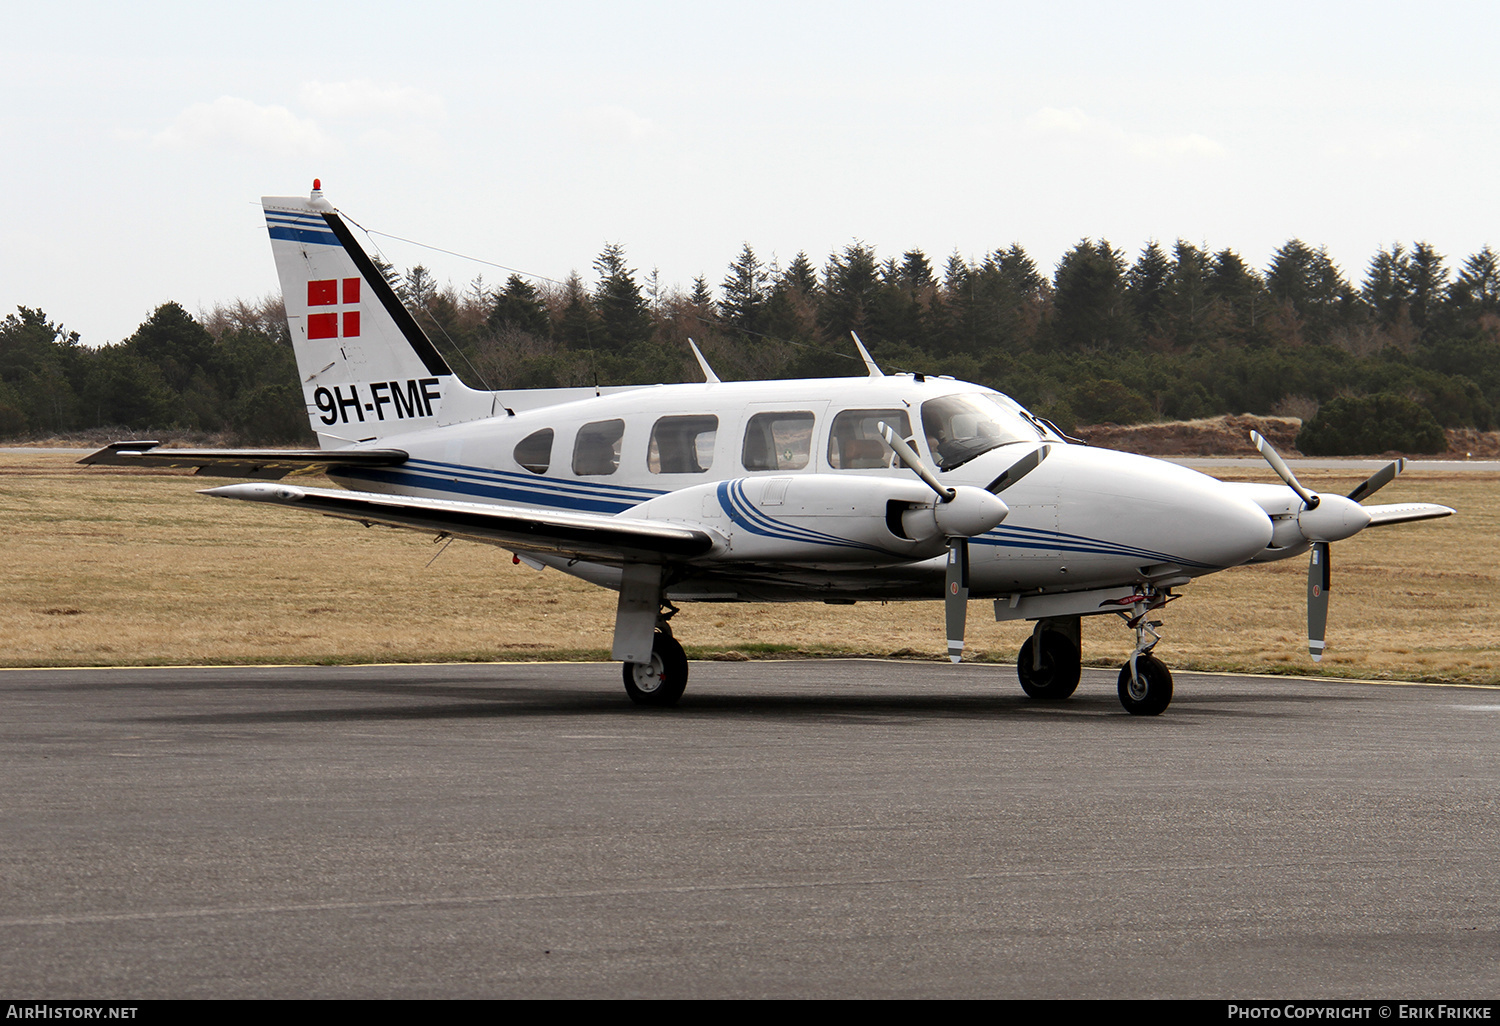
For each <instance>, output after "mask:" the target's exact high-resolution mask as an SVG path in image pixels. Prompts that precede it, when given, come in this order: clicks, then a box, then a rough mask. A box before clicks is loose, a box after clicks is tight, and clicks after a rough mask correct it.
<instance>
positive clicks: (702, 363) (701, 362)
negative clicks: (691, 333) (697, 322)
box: [688, 339, 719, 385]
mask: <svg viewBox="0 0 1500 1026" xmlns="http://www.w3.org/2000/svg"><path fill="white" fill-rule="evenodd" d="M688 346H689V347H690V348H691V349H692V350H693V355H694V356H696V357H697V358H698V366H699V367H701V368H702V369H703V380H704V381H705V382H707V383H708V384H710V385H717V384H718V383H719V376H718V375H717V374H715V373H714V369H713V368H712V367H710V366H709V365H708V361H707V360H706V359H704V357H703V351H702V350H701V349H699V348H698V343H696V342H694V341H693V340H692V339H688Z"/></svg>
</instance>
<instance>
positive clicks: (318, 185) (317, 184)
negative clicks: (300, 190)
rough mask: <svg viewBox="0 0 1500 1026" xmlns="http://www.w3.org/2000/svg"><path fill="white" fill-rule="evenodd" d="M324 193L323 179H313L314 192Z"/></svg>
mask: <svg viewBox="0 0 1500 1026" xmlns="http://www.w3.org/2000/svg"><path fill="white" fill-rule="evenodd" d="M322 191H323V179H321V178H314V179H313V192H322Z"/></svg>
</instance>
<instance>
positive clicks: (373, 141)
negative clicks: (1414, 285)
mask: <svg viewBox="0 0 1500 1026" xmlns="http://www.w3.org/2000/svg"><path fill="white" fill-rule="evenodd" d="M1231 6H1232V8H1233V10H1232V13H1229V12H1228V10H1229V8H1231ZM226 7H227V8H229V9H224V8H226ZM252 7H253V9H251V8H252ZM1221 12H1226V13H1221ZM1497 38H1500V5H1496V4H1493V3H1483V2H1449V3H1443V2H1435V3H1428V4H1413V3H1410V2H1404V3H1381V2H1365V3H1361V4H1353V3H1340V4H1319V3H1314V2H1308V0H1303V2H1299V3H1279V2H1264V0H1263V2H1260V3H1256V4H1236V5H1228V4H1220V3H1213V2H1202V0H1200V2H1196V3H1181V4H1179V3H1151V2H1138V3H1133V4H1124V3H1068V2H1065V0H1060V2H1055V3H1051V4H1039V3H1036V2H1034V0H1030V2H1025V3H1009V2H991V3H942V2H940V0H934V2H932V3H929V4H926V5H922V6H918V5H916V4H912V3H902V4H894V3H879V2H869V0H866V2H861V3H821V2H818V0H801V2H794V3H776V2H765V0H761V2H757V3H735V4H716V3H711V2H706V0H699V2H696V3H665V2H658V3H623V2H618V0H617V2H614V3H594V2H582V0H579V2H568V0H553V2H550V3H527V4H520V3H505V2H488V3H482V4H456V3H443V2H428V3H425V4H412V3H384V2H377V0H363V2H361V3H358V4H342V3H333V2H323V3H311V2H308V3H297V4H282V3H271V2H262V3H258V4H255V5H218V4H204V3H201V2H200V3H191V4H167V3H149V2H148V3H143V4H119V3H108V4H105V3H67V2H60V3H59V2H54V3H49V4H28V5H24V6H23V5H15V4H13V5H9V6H8V7H7V10H6V14H5V19H4V39H3V42H0V48H3V50H0V52H3V61H0V76H3V78H0V152H3V154H4V164H3V166H4V169H5V170H4V175H5V178H4V180H5V189H4V191H3V196H4V199H3V201H0V202H3V208H0V215H3V220H0V312H3V311H8V310H13V309H14V308H15V307H16V306H17V305H22V304H24V305H26V306H30V307H40V308H42V309H43V310H45V311H46V312H47V314H48V315H49V316H51V317H52V318H53V319H55V320H59V321H62V322H64V323H66V325H67V326H68V327H69V328H71V329H74V330H77V331H79V332H81V333H82V335H83V339H84V341H85V342H88V343H91V344H102V343H105V342H114V341H119V340H120V339H122V338H124V337H125V336H127V335H129V334H130V333H131V332H132V331H133V330H134V329H135V327H136V325H138V324H139V323H140V322H141V321H142V320H144V319H145V318H146V317H147V316H149V315H150V313H151V311H152V310H153V309H155V307H156V306H157V305H159V304H160V303H162V302H165V301H167V300H169V299H172V300H176V301H178V302H180V303H182V304H183V305H184V306H186V307H187V308H188V309H189V310H192V311H196V310H198V309H199V308H202V307H209V306H212V305H213V304H214V303H216V302H226V301H231V300H234V299H237V298H247V299H248V298H258V297H260V296H263V295H266V294H267V293H270V292H272V291H274V290H275V289H276V279H275V270H274V267H273V264H272V261H271V253H270V247H269V245H268V244H267V240H266V233H265V226H264V222H263V220H262V217H261V213H260V208H259V197H260V196H261V195H291V194H298V193H303V194H305V193H306V191H307V189H308V187H309V185H310V184H311V181H312V179H313V178H314V177H320V178H321V179H322V180H323V185H324V189H325V191H326V193H327V196H328V198H329V199H330V200H331V201H332V202H333V203H334V204H335V205H337V206H338V207H340V208H341V209H342V210H343V211H344V212H345V213H346V214H348V215H349V216H350V217H351V218H353V219H354V220H355V221H357V222H359V223H360V224H362V225H364V226H365V227H367V228H370V229H373V230H377V231H381V232H386V233H390V234H393V235H398V236H405V237H409V238H413V239H416V240H419V241H421V242H425V243H428V244H430V245H434V246H439V247H442V248H445V249H450V250H455V251H458V252H461V253H465V254H471V255H473V256H477V257H481V258H483V259H486V260H490V261H494V262H496V263H499V264H503V265H506V266H508V267H512V268H518V269H521V270H524V271H528V272H534V273H536V274H539V275H544V276H548V277H552V278H562V277H565V276H566V275H567V274H568V272H569V271H571V270H575V269H576V270H578V271H580V272H581V273H582V274H584V276H585V278H586V279H588V280H592V271H591V267H590V265H591V263H592V261H593V258H594V257H595V256H596V255H597V254H598V253H599V251H600V249H601V248H603V245H604V244H605V243H606V242H618V243H621V244H622V245H624V247H625V250H626V255H627V257H628V259H629V263H630V266H632V267H635V268H638V269H639V270H640V272H641V276H642V277H644V275H645V274H646V273H647V272H649V271H650V269H651V268H653V267H654V268H658V269H659V270H660V273H661V277H662V280H663V282H664V283H665V284H667V285H668V286H677V287H680V288H683V289H686V288H689V287H690V286H691V283H692V280H693V278H694V277H696V276H697V275H699V274H702V275H706V276H707V278H708V280H709V282H710V283H711V284H714V285H717V284H718V282H720V281H722V280H723V278H724V277H725V274H726V269H727V266H728V264H729V262H730V261H731V260H732V259H734V257H735V255H736V254H737V253H738V251H739V249H740V247H741V245H742V244H743V243H745V242H749V243H750V244H751V245H752V246H753V247H754V248H755V250H756V252H757V253H759V254H760V255H761V256H762V257H764V258H767V259H769V258H770V257H771V256H773V255H775V256H777V257H779V258H780V259H781V261H782V262H783V263H785V262H786V261H788V260H790V259H791V257H793V256H794V255H795V254H796V253H797V252H798V251H799V250H805V251H806V252H807V253H808V254H809V256H811V258H812V259H813V261H814V263H815V264H818V265H819V266H821V264H822V263H823V261H824V260H825V259H826V257H827V255H828V254H829V253H830V252H831V251H833V250H834V249H836V248H841V247H843V246H845V245H847V244H848V243H850V242H851V241H853V240H856V239H858V240H862V241H864V242H866V243H868V244H870V245H873V246H874V247H875V248H876V250H877V251H878V253H879V254H880V255H881V256H892V255H899V254H900V253H901V252H903V251H904V250H906V249H909V248H912V247H921V248H922V249H924V250H925V251H926V252H927V254H928V256H929V257H931V258H932V260H933V262H934V264H937V265H941V263H942V261H943V260H944V259H945V258H946V257H947V255H948V254H949V253H951V252H953V251H954V250H957V251H958V252H959V253H961V254H962V255H964V256H965V257H968V258H974V257H979V256H982V255H983V254H984V253H985V252H987V251H989V250H993V249H995V248H997V247H1003V246H1008V245H1010V244H1011V243H1012V242H1019V243H1021V245H1023V246H1024V247H1025V248H1026V249H1027V251H1028V252H1029V253H1030V254H1031V255H1032V257H1033V258H1034V259H1035V260H1036V261H1037V264H1038V265H1039V267H1041V269H1042V270H1043V272H1044V273H1048V274H1050V273H1051V271H1052V269H1053V268H1054V267H1055V265H1056V262H1057V260H1058V258H1059V257H1060V256H1061V255H1062V253H1063V252H1064V251H1065V250H1066V249H1067V248H1068V247H1070V246H1071V245H1072V244H1073V243H1074V242H1076V241H1077V240H1078V239H1080V238H1082V237H1085V236H1087V237H1092V238H1100V237H1103V238H1106V239H1108V240H1109V241H1111V242H1112V243H1114V244H1115V245H1116V246H1118V247H1121V248H1123V249H1125V250H1126V251H1127V253H1129V254H1130V256H1131V258H1132V259H1133V258H1134V256H1135V254H1137V253H1138V252H1139V250H1140V248H1141V247H1142V246H1143V245H1145V244H1146V243H1147V242H1148V241H1149V240H1152V239H1157V240H1160V241H1162V242H1163V243H1164V244H1168V245H1169V244H1170V243H1171V242H1172V241H1173V240H1175V239H1177V238H1179V237H1181V238H1184V239H1187V240H1189V241H1191V242H1195V243H1200V244H1202V243H1207V244H1208V245H1209V246H1211V247H1214V248H1216V249H1217V248H1223V247H1226V246H1228V247H1231V248H1233V249H1235V250H1236V251H1238V252H1239V253H1240V255H1241V256H1242V257H1244V258H1245V259H1246V260H1247V261H1248V262H1249V263H1251V264H1254V265H1256V266H1259V267H1262V268H1263V267H1264V266H1265V265H1266V263H1267V261H1268V260H1269V257H1270V255H1271V253H1272V251H1273V250H1275V249H1276V248H1277V247H1278V246H1280V245H1281V244H1282V243H1283V242H1285V241H1286V240H1287V239H1288V238H1290V237H1292V236H1298V237H1300V238H1302V239H1303V240H1304V241H1306V242H1308V243H1310V244H1312V245H1315V246H1316V245H1327V246H1328V248H1329V251H1330V252H1331V254H1332V255H1333V257H1334V259H1335V260H1336V261H1337V262H1338V263H1339V264H1340V266H1341V267H1342V268H1343V270H1344V272H1345V274H1346V275H1347V276H1348V277H1349V278H1350V279H1351V280H1354V281H1355V282H1356V283H1357V282H1358V281H1359V279H1360V278H1362V276H1363V273H1364V270H1365V264H1366V262H1367V261H1368V260H1369V258H1370V257H1371V256H1372V255H1373V254H1374V253H1375V251H1376V249H1377V248H1378V247H1380V246H1382V245H1384V246H1389V245H1390V244H1391V243H1392V242H1395V241H1401V242H1407V243H1409V242H1411V241H1414V240H1426V241H1430V242H1431V243H1433V244H1434V245H1435V246H1436V247H1437V248H1438V250H1439V251H1440V252H1442V253H1444V254H1446V255H1447V256H1448V259H1449V264H1450V266H1454V265H1458V264H1459V263H1461V261H1462V260H1463V258H1464V257H1465V256H1467V255H1468V254H1470V253H1472V252H1474V251H1475V250H1477V249H1479V248H1480V247H1482V246H1484V245H1486V244H1495V245H1500V233H1497V232H1496V231H1495V224H1496V213H1497V203H1496V195H1497V185H1496V176H1495V172H1496V167H1497V157H1500V152H1497V151H1500V147H1497V141H1496V131H1497V130H1496V123H1497V119H1496V113H1497V111H1500V71H1497V62H1496V60H1495V57H1494V48H1495V45H1496V44H1495V41H1496V39H1497ZM375 241H376V242H378V243H379V245H380V248H381V250H382V251H383V252H384V254H385V256H386V257H387V258H388V259H390V260H391V261H392V262H394V263H396V264H397V265H398V266H400V267H403V268H404V267H407V266H410V265H411V264H414V263H418V262H422V263H426V264H427V265H428V266H429V267H430V268H432V269H433V270H434V272H435V273H436V274H437V276H438V277H439V279H440V280H451V281H453V282H455V283H460V284H461V283H466V282H468V281H469V280H470V279H472V278H473V277H474V276H475V275H476V274H480V273H483V274H484V276H485V278H486V279H487V280H489V281H491V282H495V283H498V282H500V281H503V279H504V276H505V272H504V271H501V270H498V269H496V268H492V267H485V266H483V265H479V264H474V263H471V262H467V261H461V260H455V259H452V258H448V257H443V256H440V255H436V254H433V253H430V252H427V251H424V250H421V249H417V248H414V247H412V246H409V245H405V244H401V243H395V242H392V241H390V240H388V239H385V238H379V237H377V238H376V240H375Z"/></svg>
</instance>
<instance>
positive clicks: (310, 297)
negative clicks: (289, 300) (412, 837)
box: [307, 278, 359, 339]
mask: <svg viewBox="0 0 1500 1026" xmlns="http://www.w3.org/2000/svg"><path fill="white" fill-rule="evenodd" d="M341 286H342V287H341ZM340 293H342V295H340ZM307 305H308V306H309V307H314V306H358V305H359V279H358V278H345V279H344V280H343V281H340V280H339V279H337V278H329V279H327V280H326V281H310V282H308V283H307ZM341 324H342V327H343V329H344V330H343V331H342V332H341V331H339V327H340V325H341ZM307 337H308V338H310V339H313V338H358V337H359V311H358V310H341V311H336V312H335V311H328V312H326V313H311V312H309V313H308V315H307Z"/></svg>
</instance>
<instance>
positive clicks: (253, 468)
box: [78, 441, 407, 481]
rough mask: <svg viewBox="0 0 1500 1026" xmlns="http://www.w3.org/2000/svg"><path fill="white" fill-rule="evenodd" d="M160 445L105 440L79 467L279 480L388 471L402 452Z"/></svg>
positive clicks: (399, 460) (401, 459) (402, 458)
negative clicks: (346, 470) (336, 471)
mask: <svg viewBox="0 0 1500 1026" xmlns="http://www.w3.org/2000/svg"><path fill="white" fill-rule="evenodd" d="M160 444H161V443H160V442H154V441H139V442H111V443H110V444H109V445H106V446H105V447H104V448H102V449H100V450H99V451H98V452H92V453H89V454H88V455H87V456H85V457H84V458H83V459H81V460H79V461H78V462H79V463H83V464H89V465H91V466H104V467H163V468H166V467H170V468H176V469H193V468H196V469H197V472H198V473H199V474H201V475H203V476H205V477H249V478H259V479H261V480H266V481H279V480H280V479H281V478H283V477H287V476H298V475H307V474H323V473H326V472H327V471H328V468H329V467H340V466H342V467H349V466H359V467H394V466H396V465H398V464H401V463H405V462H406V459H407V454H406V452H405V450H402V449H158V448H157V446H159V445H160Z"/></svg>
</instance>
